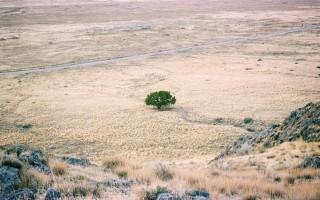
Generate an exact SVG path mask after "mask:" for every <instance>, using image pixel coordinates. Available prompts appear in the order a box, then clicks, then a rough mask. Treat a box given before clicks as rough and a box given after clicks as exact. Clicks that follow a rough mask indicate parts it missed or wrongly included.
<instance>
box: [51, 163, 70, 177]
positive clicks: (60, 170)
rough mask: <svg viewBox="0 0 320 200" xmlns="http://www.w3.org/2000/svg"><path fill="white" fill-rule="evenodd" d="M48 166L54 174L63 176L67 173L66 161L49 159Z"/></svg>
mask: <svg viewBox="0 0 320 200" xmlns="http://www.w3.org/2000/svg"><path fill="white" fill-rule="evenodd" d="M49 166H50V168H51V170H52V173H53V174H54V175H56V176H63V175H65V174H66V173H67V163H66V162H65V161H61V160H50V161H49Z"/></svg>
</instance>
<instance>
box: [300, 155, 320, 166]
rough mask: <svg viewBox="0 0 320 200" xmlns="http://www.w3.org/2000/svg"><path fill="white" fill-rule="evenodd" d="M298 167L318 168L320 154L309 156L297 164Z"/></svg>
mask: <svg viewBox="0 0 320 200" xmlns="http://www.w3.org/2000/svg"><path fill="white" fill-rule="evenodd" d="M299 167H300V168H316V169H319V168H320V155H316V156H310V157H308V158H306V159H304V161H303V162H302V163H301V164H300V165H299Z"/></svg>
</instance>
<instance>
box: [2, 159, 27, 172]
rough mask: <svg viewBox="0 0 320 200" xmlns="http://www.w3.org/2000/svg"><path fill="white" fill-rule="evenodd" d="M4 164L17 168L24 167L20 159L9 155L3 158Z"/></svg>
mask: <svg viewBox="0 0 320 200" xmlns="http://www.w3.org/2000/svg"><path fill="white" fill-rule="evenodd" d="M2 165H4V166H8V167H13V168H17V169H22V167H23V164H22V163H21V162H20V161H19V160H15V159H13V158H9V157H6V158H4V159H3V160H2Z"/></svg>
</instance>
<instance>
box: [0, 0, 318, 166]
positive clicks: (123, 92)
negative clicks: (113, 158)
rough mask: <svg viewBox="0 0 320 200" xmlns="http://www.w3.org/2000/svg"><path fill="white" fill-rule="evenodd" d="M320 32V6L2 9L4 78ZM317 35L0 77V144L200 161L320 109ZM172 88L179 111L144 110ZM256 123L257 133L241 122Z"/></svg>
mask: <svg viewBox="0 0 320 200" xmlns="http://www.w3.org/2000/svg"><path fill="white" fill-rule="evenodd" d="M316 23H320V2H319V1H316V0H313V1H307V0H304V1H298V0H290V1H289V0H280V1H267V0H261V1H259V2H257V1H255V0H245V1H240V0H232V1H231V0H221V1H209V0H205V1H195V0H194V1H193V0H192V1H182V0H181V1H179V0H178V1H134V2H133V1H132V2H131V1H81V0H77V1H67V2H65V1H50V2H47V3H43V2H42V1H40V0H32V1H16V0H10V1H8V0H5V1H0V59H1V60H0V71H1V72H8V71H19V70H27V69H32V68H39V67H42V68H46V67H50V66H52V65H57V64H66V63H79V62H84V61H88V60H98V59H107V58H116V57H121V56H127V55H137V54H143V53H148V52H155V51H160V50H167V49H175V48H180V47H189V46H192V45H197V44H198V45H201V44H206V43H210V42H215V41H217V42H219V41H224V40H229V39H234V38H241V37H248V36H254V35H260V34H267V33H272V32H275V31H282V30H290V29H293V28H296V27H301V26H305V25H309V24H316ZM319 41H320V28H316V29H313V30H308V31H302V32H296V33H291V34H287V35H283V36H277V37H270V38H265V39H257V40H252V41H243V42H238V43H233V44H226V45H220V46H212V47H210V46H209V47H207V48H199V49H193V50H189V51H184V52H180V53H176V54H172V55H159V56H153V57H150V58H140V59H132V60H126V61H119V62H116V63H108V64H101V65H95V66H90V67H85V68H74V69H65V70H59V71H52V72H41V73H30V74H21V75H1V74H0V86H1V90H0V141H1V142H0V145H9V144H12V145H17V144H27V145H29V146H31V147H36V148H41V149H44V150H46V151H48V152H50V153H53V154H58V155H70V156H77V157H88V158H90V159H91V160H93V161H96V162H99V161H100V159H101V158H102V157H104V156H106V155H120V156H124V157H126V158H128V159H131V160H138V161H141V162H149V161H160V160H161V161H172V162H185V161H190V160H196V161H197V162H207V161H208V160H210V159H211V158H213V157H214V156H215V155H216V154H217V153H218V152H219V151H221V150H222V149H224V148H225V147H226V146H228V145H231V144H232V142H233V141H234V140H235V139H236V138H237V137H239V136H240V135H243V134H245V133H248V130H260V129H262V128H265V127H267V126H269V125H271V124H275V123H280V122H282V121H283V120H284V118H285V117H286V116H288V115H289V114H290V112H291V111H293V110H295V109H297V108H299V107H302V106H304V105H305V104H307V103H308V102H312V101H313V102H316V101H319V99H320V53H319V52H320V42H319ZM157 90H168V91H171V93H173V94H174V95H175V96H176V98H177V103H176V105H174V106H171V107H169V108H167V109H163V110H162V111H157V110H156V109H154V108H151V107H147V106H146V105H144V99H145V97H146V96H147V94H149V93H150V92H153V91H157ZM244 118H252V119H253V120H254V121H253V123H252V124H249V125H248V124H244V123H243V119H244Z"/></svg>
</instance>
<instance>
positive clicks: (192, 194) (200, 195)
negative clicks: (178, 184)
mask: <svg viewBox="0 0 320 200" xmlns="http://www.w3.org/2000/svg"><path fill="white" fill-rule="evenodd" d="M182 200H210V195H209V193H208V192H206V191H203V190H187V191H186V192H185V194H184V195H183V196H182Z"/></svg>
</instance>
